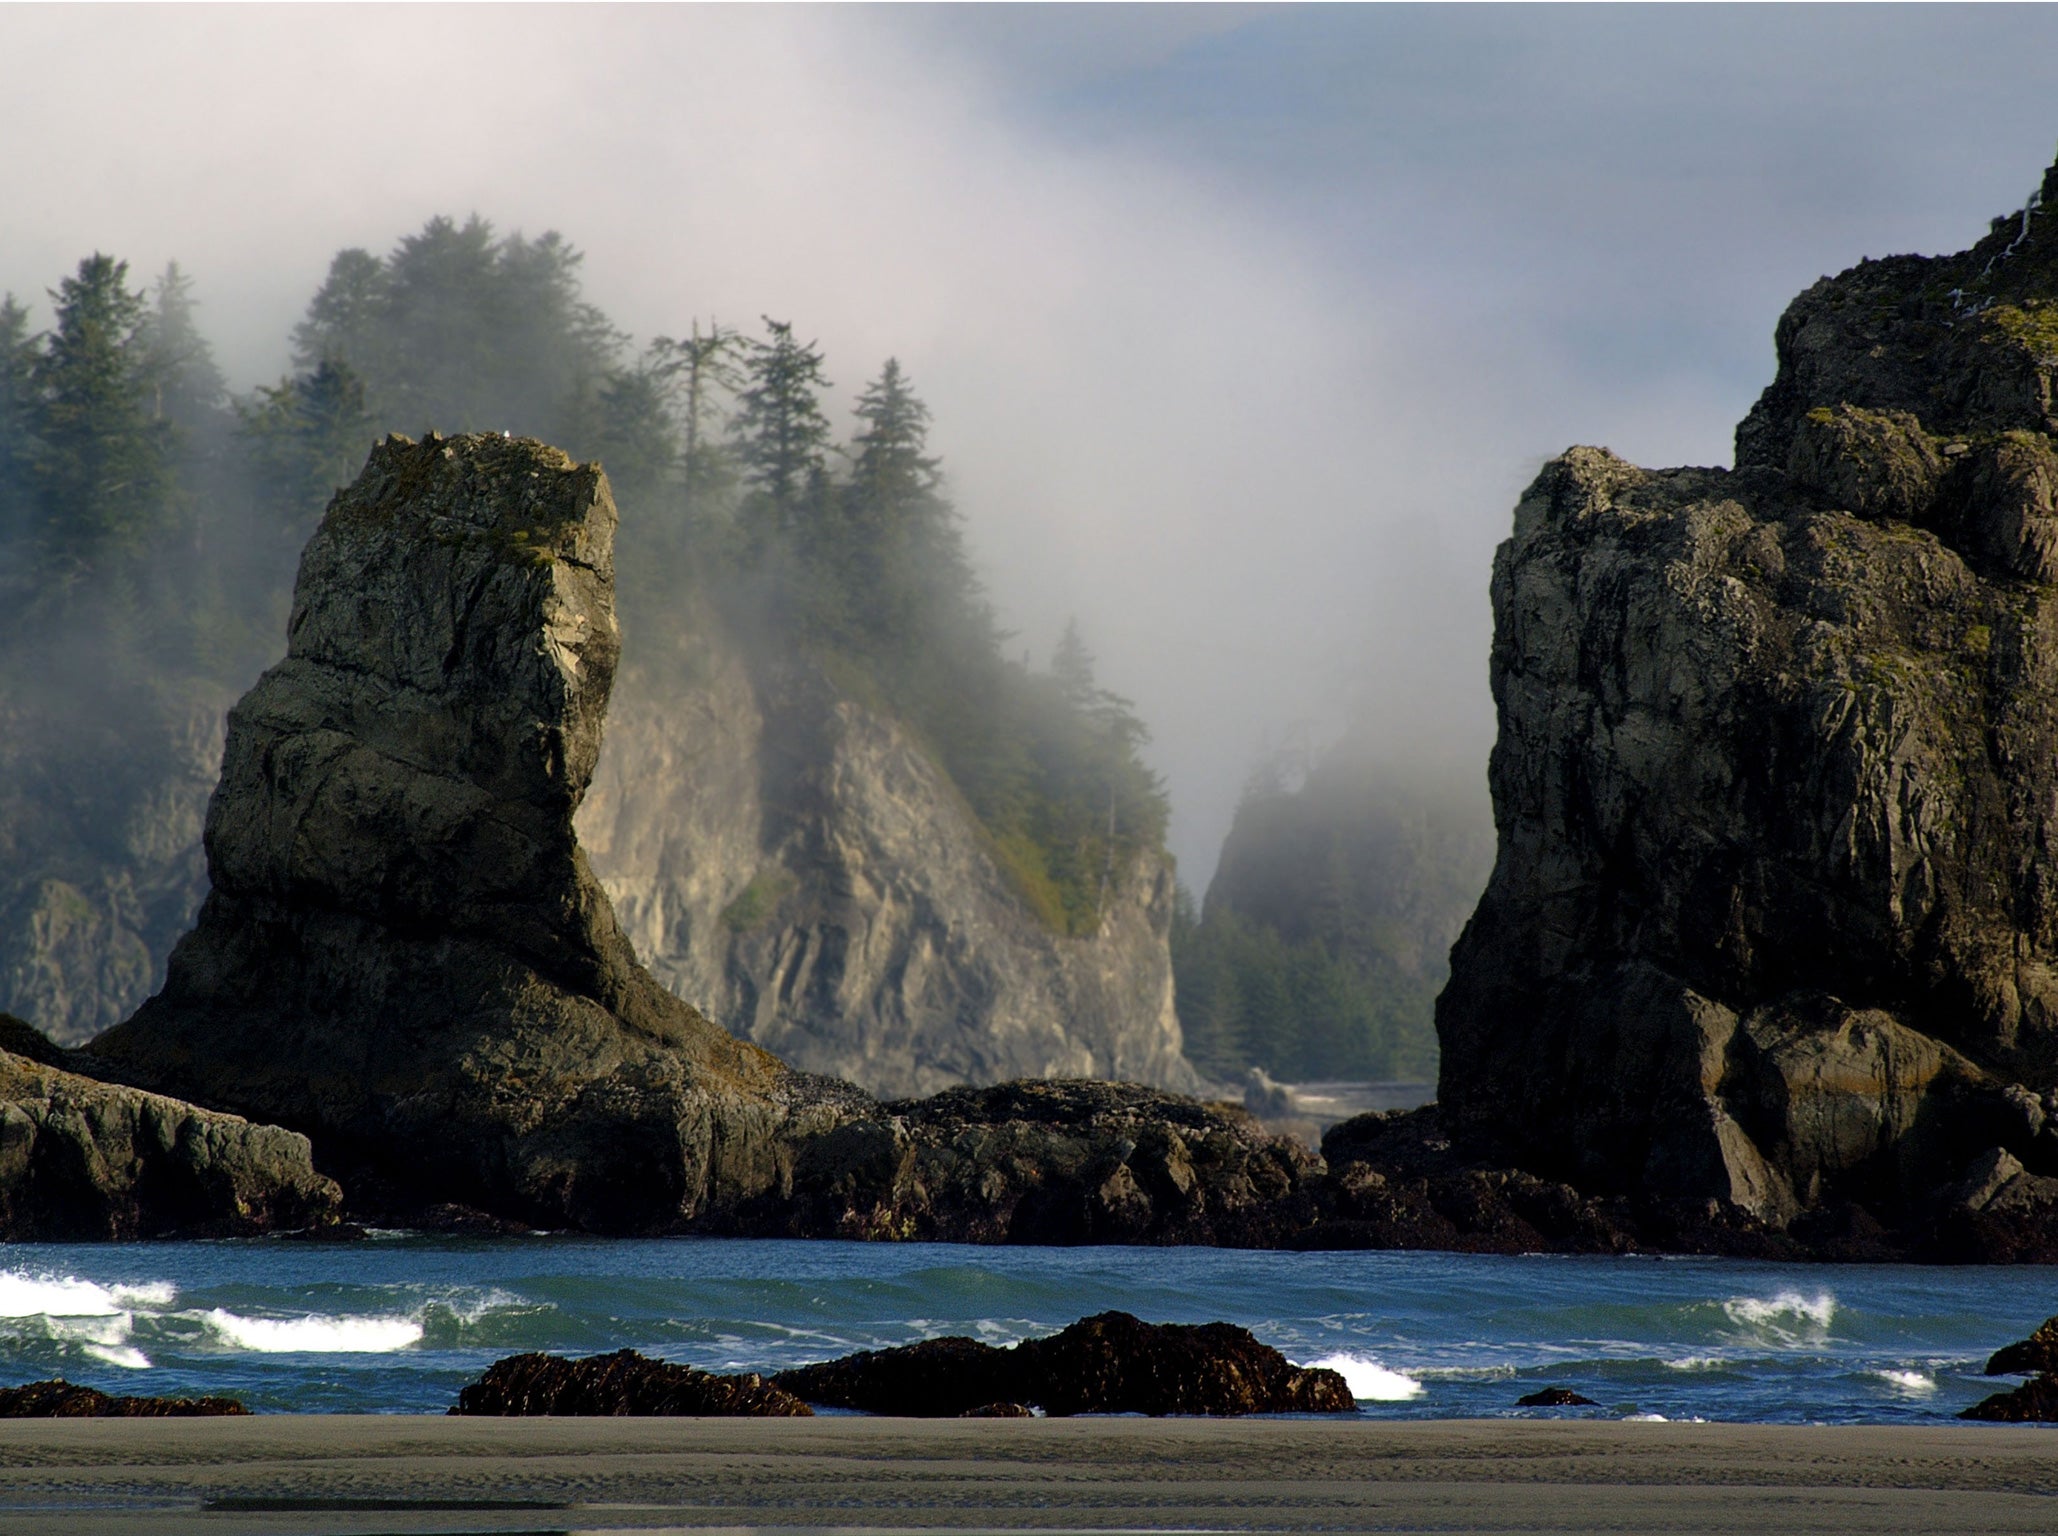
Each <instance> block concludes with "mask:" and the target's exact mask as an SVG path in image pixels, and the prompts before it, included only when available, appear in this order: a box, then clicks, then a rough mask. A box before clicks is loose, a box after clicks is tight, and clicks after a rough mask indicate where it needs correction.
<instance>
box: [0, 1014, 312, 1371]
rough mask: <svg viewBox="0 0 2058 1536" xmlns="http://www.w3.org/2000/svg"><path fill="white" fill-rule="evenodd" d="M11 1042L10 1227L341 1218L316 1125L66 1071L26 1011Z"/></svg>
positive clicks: (4, 1171) (53, 1234)
mask: <svg viewBox="0 0 2058 1536" xmlns="http://www.w3.org/2000/svg"><path fill="white" fill-rule="evenodd" d="M31 1037H34V1038H33V1039H32V1038H31ZM37 1041H41V1043H40V1044H37V1043H36V1042H37ZM0 1045H4V1046H5V1047H6V1048H5V1049H0V1239H5V1240H6V1241H10V1242H68V1241H69V1242H76V1241H80V1240H82V1239H83V1240H94V1239H118V1240H132V1239H135V1238H153V1237H172V1236H179V1237H246V1236H254V1235H257V1234H260V1233H266V1232H277V1231H290V1230H296V1229H302V1228H310V1227H317V1226H321V1225H324V1224H327V1223H332V1222H333V1221H334V1220H335V1219H336V1211H337V1208H338V1206H339V1205H340V1203H341V1200H342V1193H341V1191H340V1190H339V1189H338V1188H337V1186H336V1184H335V1182H334V1181H333V1180H331V1179H329V1178H326V1177H324V1176H323V1175H322V1174H320V1173H318V1172H316V1171H315V1167H314V1163H313V1156H312V1150H311V1148H310V1147H309V1145H308V1141H307V1138H306V1137H305V1136H300V1135H296V1134H295V1133H293V1132H291V1131H286V1130H281V1129H280V1128H279V1127H277V1126H275V1125H253V1124H251V1123H250V1122H249V1121H247V1120H244V1119H242V1118H241V1117H240V1116H236V1115H228V1114H217V1113H213V1112H211V1111H208V1110H204V1109H199V1108H196V1107H195V1106H193V1105H191V1104H186V1103H181V1102H180V1101H179V1100H177V1099H169V1098H165V1097H162V1096H161V1095H158V1094H154V1093H145V1092H141V1091H139V1090H137V1089H134V1088H125V1087H119V1086H115V1085H111V1084H107V1083H101V1082H95V1081H94V1080H93V1079H91V1078H88V1077H82V1076H80V1075H79V1074H77V1073H75V1072H67V1071H65V1070H63V1069H62V1068H61V1067H59V1066H56V1065H53V1064H52V1057H53V1056H55V1055H57V1054H59V1053H56V1048H55V1047H53V1046H51V1045H50V1044H49V1042H48V1041H43V1040H41V1037H40V1036H37V1035H36V1034H35V1031H33V1030H31V1029H29V1028H28V1026H27V1025H24V1024H21V1023H20V1021H19V1020H9V1019H0ZM24 1049H26V1050H31V1051H35V1052H36V1053H37V1055H36V1056H30V1055H25V1054H17V1051H19V1050H24ZM38 1057H41V1058H42V1059H37V1058H38ZM78 1390H84V1389H78Z"/></svg>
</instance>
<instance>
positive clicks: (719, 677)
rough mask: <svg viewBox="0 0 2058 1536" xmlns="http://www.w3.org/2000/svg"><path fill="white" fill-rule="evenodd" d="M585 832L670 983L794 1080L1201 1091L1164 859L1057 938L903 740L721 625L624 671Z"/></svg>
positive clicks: (809, 671)
mask: <svg viewBox="0 0 2058 1536" xmlns="http://www.w3.org/2000/svg"><path fill="white" fill-rule="evenodd" d="M579 836H580V841H581V843H582V844H583V845H584V846H585V847H586V848H587V849H588V851H589V853H590V855H591V857H592V860H593V867H594V870H595V872H596V873H597V874H598V875H599V876H600V878H601V881H602V883H603V884H604V885H605V886H606V888H607V891H608V894H609V896H610V897H611V898H612V899H613V902H614V906H615V910H616V912H617V913H618V914H619V915H620V920H621V923H622V927H623V930H624V932H625V933H626V934H627V935H628V936H629V938H630V939H631V940H632V941H633V942H634V944H635V947H636V950H637V953H638V954H639V955H641V956H642V957H643V959H644V961H645V963H646V964H648V965H649V966H650V968H651V970H652V972H653V973H655V974H656V976H657V977H658V978H659V979H660V980H661V981H663V982H664V984H665V985H666V986H667V987H669V988H670V989H671V990H672V991H673V992H674V993H676V994H678V995H679V996H680V997H684V998H688V999H691V1000H692V1001H693V1002H695V1003H696V1004H698V1005H699V1006H700V1007H702V1008H704V1009H705V1010H706V1011H707V1012H708V1013H709V1014H710V1015H711V1016H712V1017H713V1018H715V1019H716V1020H718V1021H719V1022H721V1023H722V1024H724V1025H725V1026H727V1027H728V1028H729V1029H731V1030H733V1031H734V1032H735V1033H737V1034H738V1035H741V1036H743V1037H744V1038H746V1039H749V1040H752V1041H755V1042H756V1043H757V1044H759V1045H762V1046H764V1047H765V1048H766V1049H768V1050H771V1051H773V1052H775V1053H776V1054H777V1055H778V1056H779V1057H780V1058H781V1059H783V1060H785V1061H786V1062H788V1063H790V1064H791V1065H793V1066H796V1067H800V1068H802V1069H805V1070H807V1071H812V1072H822V1073H828V1074H831V1075H833V1076H836V1077H841V1078H847V1079H849V1080H850V1081H852V1082H854V1083H857V1084H859V1085H860V1086H862V1087H863V1088H865V1089H866V1090H868V1091H869V1092H872V1093H877V1094H881V1095H887V1096H912V1095H917V1094H925V1093H933V1092H935V1091H937V1090H939V1089H941V1088H945V1087H949V1086H951V1085H954V1084H960V1083H971V1084H989V1083H997V1082H1002V1081H1005V1080H1008V1079H1011V1078H1018V1077H1098V1078H1109V1079H1118V1080H1122V1081H1127V1082H1140V1083H1148V1084H1152V1085H1155V1086H1158V1087H1164V1088H1172V1089H1178V1090H1191V1089H1192V1088H1194V1087H1196V1086H1197V1083H1198V1080H1197V1078H1196V1076H1195V1074H1194V1072H1193V1069H1192V1068H1191V1067H1190V1066H1188V1064H1187V1062H1186V1059H1185V1057H1184V1056H1183V1055H1182V1054H1181V1040H1180V1032H1179V1024H1178V1020H1177V1018H1176V1016H1175V1015H1174V1013H1173V1008H1172V966H1171V954H1170V950H1169V947H1168V938H1169V929H1170V924H1171V915H1172V875H1171V870H1170V868H1169V867H1168V866H1167V864H1166V863H1165V861H1164V860H1163V858H1162V857H1161V856H1158V855H1155V854H1143V855H1139V856H1138V857H1137V859H1136V861H1135V863H1134V865H1133V866H1132V867H1131V868H1130V869H1128V870H1126V871H1120V872H1118V878H1117V880H1116V881H1115V882H1114V894H1113V896H1112V897H1111V899H1110V901H1109V903H1108V909H1107V913H1106V915H1105V917H1104V918H1103V920H1102V922H1101V925H1100V928H1099V931H1098V932H1096V933H1093V934H1090V935H1086V936H1080V937H1070V936H1060V935H1057V934H1054V933H1052V932H1051V931H1050V930H1049V929H1048V928H1046V927H1045V926H1044V925H1043V924H1042V923H1041V922H1039V921H1038V919H1037V918H1036V917H1035V916H1034V915H1033V914H1032V913H1031V912H1030V911H1029V909H1028V907H1027V905H1026V904H1025V903H1024V902H1023V901H1022V900H1021V899H1020V898H1018V897H1017V896H1016V894H1015V893H1014V891H1013V890H1012V889H1011V888H1010V886H1009V885H1008V882H1007V879H1006V877H1005V876H1004V875H1003V874H1002V872H1001V870H1000V868H999V866H998V865H997V863H996V861H995V860H994V858H993V857H992V855H991V852H990V850H989V844H988V840H987V839H986V837H985V834H984V832H983V830H982V829H981V827H980V825H979V822H978V820H977V818H976V817H975V816H974V815H973V814H972V812H971V810H970V809H969V808H968V807H967V806H966V804H965V803H964V800H963V799H962V797H960V796H959V795H958V794H957V792H956V790H955V789H954V788H953V787H952V785H951V783H950V781H949V779H948V777H947V776H946V775H945V774H944V773H943V772H942V771H941V770H940V769H939V768H938V767H937V766H936V764H935V762H934V761H933V759H932V758H931V757H930V756H929V755H928V754H927V753H926V752H924V751H923V750H922V748H921V746H920V745H919V743H918V742H917V741H916V740H915V739H914V737H913V736H912V734H911V733H910V732H909V731H908V730H907V729H906V728H905V727H904V726H903V725H901V724H900V723H899V722H898V721H897V720H895V719H894V718H893V717H892V716H890V715H888V714H886V713H884V712H882V711H880V710H878V709H875V708H871V707H868V706H867V705H865V704H863V703H860V702H857V701H856V700H854V699H853V698H851V697H850V696H848V695H847V694H846V693H844V692H841V691H839V690H838V689H837V688H835V687H834V686H833V685H832V684H831V683H830V682H829V680H828V679H826V678H825V677H824V676H823V675H822V674H821V672H820V671H819V669H816V668H812V667H809V666H806V665H804V664H802V663H799V662H797V661H792V660H788V661H784V662H778V661H765V660H759V661H756V662H755V663H753V662H752V661H751V660H750V659H748V658H747V656H746V653H745V651H744V649H743V648H742V647H741V646H739V645H738V644H737V642H736V641H735V640H734V639H733V638H731V637H730V635H729V634H728V632H727V631H726V630H725V629H724V628H723V626H722V625H721V623H720V621H719V620H718V619H717V618H715V617H714V616H713V615H712V614H707V615H704V616H702V617H701V618H700V619H699V620H698V621H697V622H696V623H695V625H694V626H693V628H692V630H691V632H690V633H689V634H687V635H685V636H679V635H676V634H675V635H672V636H668V637H663V638H660V639H658V641H657V644H655V645H653V647H652V651H651V653H649V654H645V655H644V656H643V659H641V660H639V661H638V662H637V663H636V664H635V665H633V666H631V667H628V668H625V670H624V674H623V678H622V682H621V685H620V687H619V688H618V690H617V702H616V704H615V706H614V709H613V710H612V712H611V716H610V720H609V724H608V739H607V746H606V748H605V749H604V750H603V752H602V754H601V759H600V766H599V769H598V772H597V773H596V775H595V779H594V784H593V790H592V793H591V794H590V795H588V797H587V799H586V802H585V804H584V805H583V806H582V808H581V810H580V814H579Z"/></svg>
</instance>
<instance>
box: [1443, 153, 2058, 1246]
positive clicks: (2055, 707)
mask: <svg viewBox="0 0 2058 1536" xmlns="http://www.w3.org/2000/svg"><path fill="white" fill-rule="evenodd" d="M2041 201H2042V203H2044V204H2050V205H2052V206H2053V207H2058V167H2054V169H2053V170H2052V172H2050V173H2049V174H2047V175H2046V176H2045V178H2044V180H2043V185H2042V189H2041ZM1777 341H1778V350H1779V373H1778V377H1777V379H1776V380H1775V382H1774V383H1773V384H1772V386H1771V387H1770V388H1769V389H1767V390H1766V392H1765V394H1764V396H1763V398H1762V399H1761V400H1760V401H1759V402H1758V404H1757V406H1756V407H1755V408H1754V409H1753V410H1752V411H1751V413H1750V415H1749V416H1748V417H1747V418H1746V419H1745V421H1744V422H1743V424H1742V425H1741V426H1740V427H1739V429H1738V431H1737V467H1736V468H1735V469H1734V470H1733V471H1722V470H1713V469H1674V470H1664V471H1647V470H1642V469H1638V468H1635V467H1634V466H1631V465H1629V464H1626V463H1624V462H1622V461H1621V460H1619V459H1617V458H1615V457H1613V456H1612V455H1610V454H1608V453H1607V452H1605V451H1602V450H1597V449H1591V448H1580V449H1574V450H1572V451H1571V452H1570V453H1568V454H1567V455H1565V457H1563V458H1561V459H1559V460H1557V461H1556V462H1555V463H1553V464H1551V465H1549V466H1547V467H1546V468H1545V470H1544V472H1543V473H1542V474H1541V475H1540V476H1539V477H1538V479H1537V481H1536V483H1535V484H1534V485H1533V486H1532V487H1531V488H1530V490H1529V491H1528V493H1527V494H1526V495H1525V496H1524V498H1523V500H1522V502H1521V505H1520V506H1519V507H1518V508H1517V509H1516V513H1515V528H1514V534H1513V536H1512V537H1511V538H1510V539H1509V540H1508V542H1507V543H1506V544H1504V545H1503V546H1502V547H1501V550H1500V552H1499V554H1498V556H1497V558H1496V560H1495V565H1494V576H1493V607H1494V645H1493V655H1492V684H1493V692H1494V698H1495V701H1496V704H1497V706H1498V709H1499V719H1500V735H1499V740H1498V742H1497V744H1496V746H1495V748H1494V752H1493V758H1492V765H1491V783H1492V791H1493V797H1494V805H1495V819H1496V823H1497V825H1498V828H1499V837H1500V846H1499V857H1498V861H1497V863H1496V866H1495V869H1494V873H1493V877H1492V880H1491V882H1490V884H1489V886H1488V888H1487V891H1486V894H1485V896H1484V897H1483V899H1482V900H1481V902H1480V905H1479V908H1478V910H1477V911H1476V913H1475V914H1474V915H1473V918H1472V920H1471V922H1470V923H1469V925H1468V926H1467V927H1466V929H1465V931H1464V934H1463V936H1462V937H1461V938H1460V940H1459V942H1458V944H1457V946H1456V949H1455V951H1454V953H1453V956H1452V978H1451V981H1450V984H1449V986H1448V987H1447V988H1446V990H1445V991H1444V993H1443V995H1442V997H1441V999H1440V1001H1439V1005H1438V1012H1437V1020H1438V1029H1439V1033H1440V1036H1441V1041H1442V1085H1441V1087H1442V1103H1443V1107H1444V1112H1445V1115H1446V1118H1447V1123H1448V1124H1449V1126H1450V1128H1451V1129H1452V1131H1453V1133H1454V1135H1455V1136H1456V1137H1457V1139H1458V1140H1459V1142H1460V1144H1461V1146H1464V1147H1466V1148H1469V1149H1470V1150H1471V1151H1473V1152H1474V1153H1475V1154H1477V1155H1482V1156H1505V1157H1509V1158H1512V1159H1515V1160H1517V1161H1519V1162H1521V1163H1523V1164H1525V1165H1526V1166H1529V1167H1531V1168H1534V1169H1537V1170H1538V1171H1541V1172H1546V1173H1551V1174H1555V1175H1557V1176H1561V1177H1569V1178H1571V1179H1572V1180H1573V1181H1574V1182H1575V1183H1578V1184H1579V1185H1581V1186H1582V1187H1585V1188H1589V1189H1597V1190H1603V1191H1608V1190H1615V1191H1625V1192H1627V1191H1640V1192H1643V1193H1647V1194H1654V1195H1659V1196H1668V1195H1669V1196H1684V1197H1707V1198H1711V1199H1715V1200H1718V1201H1728V1202H1733V1203H1734V1204H1736V1205H1738V1206H1741V1207H1744V1208H1745V1209H1747V1210H1749V1211H1752V1212H1755V1213H1757V1214H1758V1215H1760V1216H1762V1217H1764V1218H1765V1219H1767V1220H1769V1221H1771V1222H1773V1223H1775V1224H1777V1223H1782V1222H1785V1221H1788V1220H1789V1219H1791V1218H1793V1217H1794V1216H1795V1215H1796V1214H1797V1213H1799V1212H1804V1211H1810V1210H1821V1211H1825V1212H1833V1211H1837V1210H1846V1211H1847V1210H1848V1209H1849V1208H1850V1207H1853V1206H1856V1207H1859V1208H1862V1209H1863V1210H1865V1211H1867V1212H1869V1213H1871V1214H1873V1215H1876V1216H1878V1217H1881V1218H1882V1219H1885V1220H1888V1221H1890V1222H1902V1223H1907V1222H1913V1221H1917V1220H1921V1219H1928V1218H1927V1216H1926V1215H1925V1213H1928V1216H1933V1215H1934V1214H1935V1213H1936V1212H1938V1211H1939V1210H1942V1209H1945V1208H1947V1207H1948V1208H1952V1209H1956V1210H1957V1211H1958V1212H1959V1213H1960V1214H1961V1215H1963V1216H1965V1217H1966V1218H1967V1219H1971V1218H1972V1217H1974V1216H1980V1217H1982V1218H1983V1219H1984V1217H1996V1218H1998V1216H1999V1214H2000V1213H2004V1212H2011V1211H2012V1212H2014V1213H2015V1216H2016V1217H2021V1216H2022V1214H2023V1213H2024V1212H2035V1211H2044V1212H2046V1213H2047V1214H2048V1213H2049V1211H2050V1210H2051V1209H2052V1208H2053V1205H2054V1201H2058V1182H2054V1181H2053V1179H2052V1178H2051V1177H2049V1176H2051V1175H2058V1131H2054V1130H2053V1129H2047V1128H2046V1120H2047V1116H2050V1115H2051V1114H2052V1112H2053V1111H2054V1110H2058V1095H2054V1090H2058V588H2054V586H2053V582H2054V581H2058V407H2054V402H2053V396H2052V381H2053V374H2054V370H2058V214H2054V213H2053V212H2050V211H2046V210H2045V209H2043V208H2040V207H2039V206H2038V200H2036V199H2033V200H2032V203H2031V206H2030V207H2028V208H2026V209H2024V210H2023V211H2022V212H2021V213H2020V214H2018V215H2015V216H2013V217H2011V218H2009V219H2007V220H2005V221H2000V220H1997V221H1996V225H1995V229H1994V231H1993V233H1991V234H1990V235H1989V236H1988V238H1986V239H1985V240H1983V241H1981V242H1980V243H1979V244H1978V245H1976V246H1974V247H1973V248H1972V249H1971V250H1969V251H1966V252H1963V253H1961V254H1959V255H1956V256H1950V257H1940V258H1933V259H1929V258H1920V257H1912V256H1906V257H1895V258H1892V259H1889V260H1885V261H1867V262H1864V263H1861V264H1860V265H1859V266H1857V267H1854V268H1852V269H1851V270H1850V271H1848V272H1845V273H1844V274H1843V275H1841V276H1839V277H1837V278H1834V279H1824V280H1823V281H1821V282H1819V283H1817V284H1816V285H1815V286H1814V287H1812V288H1810V289H1809V290H1808V291H1807V292H1806V293H1804V294H1802V295H1801V296H1800V298H1798V299H1797V300H1795V302H1794V304H1793V305H1792V307H1791V308H1789V309H1788V311H1787V313H1786V315H1785V316H1784V318H1782V320H1781V321H1780V323H1779V328H1778V333H1777Z"/></svg>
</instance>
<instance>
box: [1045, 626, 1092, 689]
mask: <svg viewBox="0 0 2058 1536" xmlns="http://www.w3.org/2000/svg"><path fill="white" fill-rule="evenodd" d="M1050 675H1051V681H1053V682H1055V683H1056V684H1057V685H1058V694H1059V696H1060V697H1062V698H1063V699H1064V701H1065V702H1066V703H1067V704H1069V705H1071V706H1072V707H1073V708H1074V709H1077V710H1081V711H1087V710H1091V709H1093V708H1094V707H1095V706H1096V705H1098V704H1099V703H1100V697H1101V694H1100V687H1099V685H1098V684H1096V683H1095V682H1094V680H1093V652H1091V651H1089V650H1088V649H1087V648H1086V639H1085V637H1084V636H1082V635H1081V634H1080V633H1079V621H1078V620H1077V619H1076V618H1073V619H1067V620H1065V632H1064V633H1063V634H1062V635H1060V636H1058V643H1057V645H1056V647H1055V648H1054V649H1053V650H1052V651H1051V656H1050Z"/></svg>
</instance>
